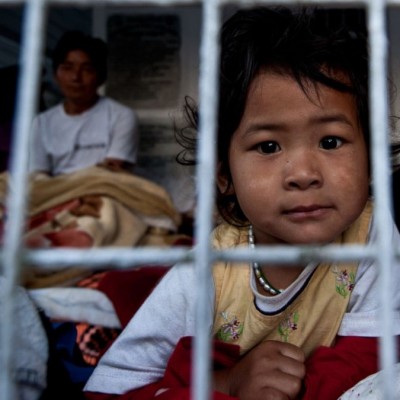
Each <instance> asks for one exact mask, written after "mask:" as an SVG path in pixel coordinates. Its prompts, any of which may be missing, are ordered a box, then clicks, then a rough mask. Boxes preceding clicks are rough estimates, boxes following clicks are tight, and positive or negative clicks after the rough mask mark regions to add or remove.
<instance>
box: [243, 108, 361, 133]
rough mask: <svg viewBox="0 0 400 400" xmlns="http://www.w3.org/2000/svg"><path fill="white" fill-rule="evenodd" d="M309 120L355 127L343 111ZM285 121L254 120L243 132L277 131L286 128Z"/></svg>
mask: <svg viewBox="0 0 400 400" xmlns="http://www.w3.org/2000/svg"><path fill="white" fill-rule="evenodd" d="M309 122H310V123H311V124H321V125H324V124H334V123H340V124H345V125H348V126H350V127H353V124H352V122H351V120H350V118H348V116H346V115H345V114H343V113H335V114H326V115H317V116H314V117H312V118H310V120H309ZM285 125H286V124H285V122H284V121H283V122H254V123H250V125H249V126H248V127H247V128H246V130H245V131H244V132H243V134H244V135H251V134H254V133H256V132H258V131H277V130H281V129H285Z"/></svg>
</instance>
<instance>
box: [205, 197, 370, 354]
mask: <svg viewBox="0 0 400 400" xmlns="http://www.w3.org/2000/svg"><path fill="white" fill-rule="evenodd" d="M371 213H372V205H371V203H370V202H368V203H367V205H366V207H365V209H364V211H363V213H362V214H361V216H360V217H359V218H358V219H357V220H356V221H355V222H354V223H353V224H352V225H351V226H350V227H349V228H348V229H347V230H346V231H345V232H344V233H343V234H342V235H341V236H340V237H339V238H338V239H337V240H336V241H335V244H356V243H358V244H365V243H366V241H367V238H368V231H369V225H370V219H371ZM213 245H214V246H215V248H217V249H227V248H232V247H237V246H248V229H247V228H243V229H238V228H235V227H233V226H231V225H227V224H223V225H220V226H218V227H217V228H216V229H215V231H214V235H213ZM357 267H358V263H354V262H353V263H337V264H333V263H332V264H331V263H321V264H319V265H318V267H317V268H316V269H315V270H314V272H313V273H312V275H311V276H310V277H309V279H308V281H307V282H306V284H305V285H304V286H303V288H302V289H301V290H300V291H299V292H297V294H296V295H295V296H294V297H293V298H291V299H288V302H287V306H286V307H285V308H284V309H283V310H280V311H279V312H277V313H276V314H272V315H270V314H268V315H267V314H263V313H262V312H261V311H259V310H258V309H257V308H256V306H255V303H254V294H253V292H252V290H251V287H250V284H249V283H250V272H251V270H250V265H249V263H242V264H235V265H232V264H231V263H226V262H220V263H217V264H216V265H215V266H214V269H213V278H214V284H215V311H214V325H213V335H214V337H215V338H217V339H219V340H223V341H225V342H229V343H233V344H238V345H239V346H240V351H241V354H244V353H246V352H248V351H249V350H250V349H251V348H253V347H254V346H256V345H257V344H259V343H260V342H262V341H265V340H280V341H284V342H288V343H292V344H294V345H296V346H299V347H301V348H302V349H303V351H304V352H305V354H306V356H308V355H310V353H311V352H312V351H313V350H314V349H315V348H316V347H318V346H321V345H324V346H330V345H332V343H333V341H334V339H335V336H336V334H337V332H338V330H339V327H340V324H341V321H342V319H343V315H344V314H345V312H346V309H347V305H348V302H349V298H350V294H351V291H352V289H353V287H354V284H355V276H356V273H357Z"/></svg>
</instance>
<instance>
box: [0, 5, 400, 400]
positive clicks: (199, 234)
mask: <svg viewBox="0 0 400 400" xmlns="http://www.w3.org/2000/svg"><path fill="white" fill-rule="evenodd" d="M294 2H295V3H297V4H298V3H304V4H315V3H318V4H336V5H343V6H348V5H361V6H364V7H365V8H366V9H367V14H368V31H369V34H370V46H371V62H370V88H371V89H370V93H371V95H370V98H371V107H370V108H371V110H372V112H371V117H370V118H371V128H372V149H371V156H372V166H373V169H372V173H373V180H374V184H375V185H374V195H375V203H376V211H375V212H376V216H377V230H378V243H377V244H376V246H375V247H368V248H367V247H363V246H358V245H357V246H356V245H353V246H346V247H345V248H343V247H337V246H333V245H330V246H325V247H324V248H319V247H310V246H308V247H307V246H306V247H305V246H298V247H284V246H279V247H274V248H268V247H261V246H260V247H258V248H257V249H255V250H253V251H250V250H248V249H235V250H232V251H229V252H226V251H220V252H216V251H213V250H212V249H211V247H210V241H209V236H210V232H211V229H212V222H213V221H212V212H213V198H214V185H213V179H214V174H213V171H214V170H215V168H214V167H215V149H214V143H215V140H214V138H215V131H216V129H215V126H216V123H215V122H216V104H217V100H218V99H217V97H216V95H215V93H216V90H215V88H216V87H217V64H218V55H219V44H218V40H217V39H218V30H219V26H220V19H221V18H220V11H221V7H222V6H223V5H224V4H228V3H229V4H233V3H236V4H242V5H246V6H249V5H256V4H266V3H268V4H290V3H294ZM21 3H22V4H25V6H26V11H25V19H24V28H23V40H22V55H21V57H22V59H21V66H22V70H21V76H20V84H19V90H18V97H17V114H16V115H17V119H16V130H15V134H14V137H15V140H14V143H13V149H12V152H13V155H14V156H13V158H12V164H11V166H10V171H11V176H12V178H11V187H12V190H11V192H10V195H9V198H8V201H7V208H8V221H7V225H6V235H5V243H4V247H3V250H2V252H1V254H0V255H1V258H0V260H1V264H2V273H3V274H4V275H5V276H6V277H7V280H6V281H7V284H8V286H7V293H8V294H7V298H9V301H8V302H7V304H6V307H5V310H4V315H3V316H2V320H1V322H2V323H1V330H0V334H1V343H0V345H1V347H0V349H1V351H0V371H1V372H0V374H1V375H0V398H1V399H4V400H14V399H15V398H16V397H15V387H14V383H13V380H12V376H11V365H12V346H11V345H10V344H12V338H13V330H12V327H13V324H12V318H13V315H12V307H13V295H14V291H15V285H16V283H17V278H18V273H19V271H20V270H21V266H22V265H23V264H24V263H25V262H29V263H31V264H36V265H40V266H41V267H42V268H51V266H52V265H54V263H55V262H57V263H58V264H59V265H60V264H62V265H63V266H69V265H70V266H73V265H77V264H79V265H80V266H82V265H83V266H84V267H87V268H94V267H99V266H106V265H107V266H109V265H115V266H116V267H117V268H124V267H127V266H132V265H140V264H143V263H151V264H156V263H161V262H162V263H163V264H164V263H165V262H168V263H171V264H174V263H176V262H178V261H183V260H194V262H195V265H196V269H197V282H198V287H199V293H198V296H199V297H198V302H197V304H198V307H197V309H196V321H197V326H198V327H202V326H204V324H203V323H202V321H203V320H204V317H205V314H206V313H205V304H206V302H205V301H203V299H204V295H205V292H206V290H205V289H206V287H207V285H208V284H209V271H210V269H209V267H210V265H211V264H212V262H213V261H215V260H238V261H239V260H240V261H243V260H253V261H259V262H268V261H269V262H275V263H291V262H296V261H298V260H300V259H301V260H304V261H320V260H331V261H350V260H361V259H362V258H366V257H368V258H374V259H376V260H377V262H378V263H379V265H380V267H381V271H382V273H381V275H380V280H381V282H380V284H381V289H382V290H381V298H380V301H381V304H382V305H383V311H384V312H383V313H382V326H383V334H382V339H381V346H380V362H381V367H382V368H383V370H384V380H383V386H382V388H383V398H385V399H387V400H394V393H393V385H392V384H391V383H392V382H394V380H395V379H394V374H393V368H392V367H393V365H394V363H395V362H396V358H395V357H396V356H395V355H396V345H395V341H394V337H393V335H392V330H391V326H392V325H391V321H392V318H393V309H392V305H391V299H390V298H389V291H388V290H386V288H388V287H389V285H390V275H389V266H390V264H391V263H392V260H393V259H394V257H400V255H399V249H393V248H391V244H390V243H391V241H390V240H389V237H388V232H387V229H386V224H385V221H386V220H387V218H388V213H389V210H390V208H391V190H390V185H389V174H388V170H389V168H390V165H389V157H388V151H387V149H388V135H387V132H388V127H387V115H388V104H387V98H386V92H387V88H386V80H385V77H386V61H387V42H386V34H385V32H386V30H385V11H386V7H387V6H388V5H400V0H388V1H384V0H363V1H347V0H338V1H334V0H308V1H304V2H302V1H294V0H280V1H269V0H258V1H246V0H242V1H240V0H236V1H234V0H224V1H218V0H203V1H201V3H202V5H203V28H202V45H201V68H200V81H199V88H200V96H199V97H200V107H201V108H200V116H201V120H200V135H199V136H200V138H201V141H200V145H199V153H198V160H199V163H198V167H197V178H198V193H199V198H198V209H197V216H196V221H197V224H196V231H195V235H196V241H197V246H196V248H195V251H194V252H190V251H188V250H187V249H180V248H174V249H169V250H162V249H148V248H147V249H145V248H142V249H141V248H135V249H96V250H94V249H93V250H53V251H49V250H46V251H40V250H38V251H24V249H23V247H22V234H23V222H24V216H25V209H26V205H27V201H26V198H27V194H28V193H27V154H28V142H29V130H30V122H31V120H32V118H33V116H34V113H35V109H36V104H35V99H36V98H37V93H38V86H39V72H40V58H39V57H38V55H39V54H41V53H42V51H41V50H42V47H43V42H44V37H43V36H44V32H43V27H44V26H45V24H44V22H45V18H46V9H47V6H48V5H49V4H69V5H71V4H76V5H89V4H92V5H94V4H97V5H98V4H102V3H107V4H111V5H128V4H129V5H143V4H145V5H157V6H169V5H176V4H192V3H199V1H195V0H180V1H174V0H171V1H170V0H80V1H75V2H73V1H69V0H25V1H24V0H0V6H2V5H7V4H21ZM372 94H373V95H372ZM161 260H162V261H161ZM209 351H210V338H209V335H208V332H207V331H205V330H204V329H200V328H199V329H197V331H196V340H195V368H194V371H195V372H194V382H195V384H194V389H193V398H194V399H196V400H205V399H208V398H209V393H210V383H209V382H210V379H209V378H210V375H209V363H210V359H209V357H207V356H205V355H206V354H209Z"/></svg>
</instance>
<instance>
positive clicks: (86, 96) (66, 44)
mask: <svg viewBox="0 0 400 400" xmlns="http://www.w3.org/2000/svg"><path fill="white" fill-rule="evenodd" d="M53 71H54V75H55V79H56V82H57V84H58V86H59V88H60V90H61V92H62V94H63V96H64V100H63V102H62V103H60V104H58V105H56V106H54V107H52V108H50V109H49V110H47V111H45V112H43V113H40V114H39V115H38V116H37V117H36V118H35V119H34V122H33V132H32V155H31V157H30V167H29V169H30V172H31V173H33V174H35V175H34V176H43V173H44V174H45V175H47V176H56V175H60V174H66V173H70V172H74V171H77V170H80V169H83V168H86V167H90V166H93V165H96V164H103V165H105V166H107V167H109V168H111V169H116V170H121V169H125V170H130V171H132V167H133V165H134V164H135V162H136V156H137V142H138V140H137V139H138V132H137V131H138V129H137V118H136V115H135V113H134V111H133V110H132V109H130V108H128V107H126V106H124V105H122V104H120V103H118V102H116V101H115V100H112V99H110V98H108V97H105V96H99V94H98V88H99V87H100V86H101V85H102V84H103V83H104V82H105V80H106V77H107V48H106V44H105V43H104V42H103V41H102V40H101V39H97V38H92V37H89V36H86V35H84V34H83V33H81V32H76V31H71V32H67V33H65V34H64V35H63V37H62V38H61V39H60V41H59V42H58V44H57V45H56V48H55V50H54V54H53Z"/></svg>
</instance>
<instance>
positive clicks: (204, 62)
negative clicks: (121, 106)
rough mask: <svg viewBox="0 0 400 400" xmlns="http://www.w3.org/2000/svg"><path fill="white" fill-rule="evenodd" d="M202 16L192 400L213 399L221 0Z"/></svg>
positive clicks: (212, 0) (207, 5)
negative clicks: (210, 290) (211, 304)
mask: <svg viewBox="0 0 400 400" xmlns="http://www.w3.org/2000/svg"><path fill="white" fill-rule="evenodd" d="M202 10H203V13H202V36H201V48H200V79H199V85H200V87H199V93H200V110H199V149H198V166H197V169H196V172H197V182H198V190H197V193H198V208H197V212H196V221H197V222H196V227H195V228H196V229H195V239H196V249H195V256H196V277H197V282H198V288H199V293H198V294H197V296H198V299H197V303H196V310H195V311H196V336H195V349H194V368H193V371H194V373H193V377H192V381H193V382H194V385H193V386H192V397H193V398H194V399H195V400H207V399H208V398H209V395H210V390H211V385H210V364H211V362H210V357H209V356H207V355H209V354H210V347H211V338H210V332H208V329H207V328H208V323H206V321H207V309H206V305H207V302H206V301H205V298H206V293H207V287H208V286H209V285H210V284H211V281H210V274H211V264H212V261H213V260H212V253H211V246H210V234H211V230H212V227H213V221H212V217H213V210H214V192H215V189H214V186H215V184H214V174H215V170H216V162H215V159H216V149H215V142H216V141H215V138H216V116H217V105H218V81H217V71H218V68H219V40H218V38H219V36H218V34H219V21H220V16H219V8H218V7H217V0H205V1H204V2H203V9H202Z"/></svg>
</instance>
